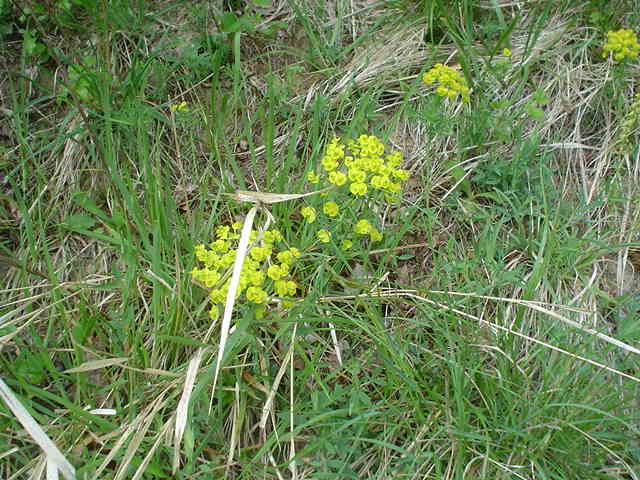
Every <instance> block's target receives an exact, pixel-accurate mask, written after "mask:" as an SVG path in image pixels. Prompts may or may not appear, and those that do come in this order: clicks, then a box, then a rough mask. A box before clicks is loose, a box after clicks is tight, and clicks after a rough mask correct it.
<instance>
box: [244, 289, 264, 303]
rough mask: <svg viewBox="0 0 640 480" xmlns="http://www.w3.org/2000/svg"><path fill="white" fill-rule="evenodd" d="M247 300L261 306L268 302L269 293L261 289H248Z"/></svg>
mask: <svg viewBox="0 0 640 480" xmlns="http://www.w3.org/2000/svg"><path fill="white" fill-rule="evenodd" d="M247 300H249V301H250V302H253V303H257V304H261V303H264V302H265V301H266V300H267V292H265V291H264V290H263V289H261V288H260V287H249V288H247Z"/></svg>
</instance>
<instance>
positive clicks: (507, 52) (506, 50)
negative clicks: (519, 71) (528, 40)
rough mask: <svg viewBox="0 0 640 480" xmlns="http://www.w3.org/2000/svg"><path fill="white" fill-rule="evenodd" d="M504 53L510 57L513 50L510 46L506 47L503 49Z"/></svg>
mask: <svg viewBox="0 0 640 480" xmlns="http://www.w3.org/2000/svg"><path fill="white" fill-rule="evenodd" d="M502 55H503V56H505V57H510V56H511V50H509V49H508V48H504V49H503V50H502Z"/></svg>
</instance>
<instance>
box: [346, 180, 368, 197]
mask: <svg viewBox="0 0 640 480" xmlns="http://www.w3.org/2000/svg"><path fill="white" fill-rule="evenodd" d="M349 191H350V192H351V193H353V194H354V195H365V194H366V193H367V184H366V183H352V184H351V185H349Z"/></svg>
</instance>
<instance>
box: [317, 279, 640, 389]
mask: <svg viewBox="0 0 640 480" xmlns="http://www.w3.org/2000/svg"><path fill="white" fill-rule="evenodd" d="M418 293H419V292H418V291H417V290H394V289H389V290H380V291H379V292H377V293H366V294H361V295H341V296H337V297H323V298H321V299H320V301H321V302H335V301H344V300H354V299H356V298H381V297H382V298H384V297H387V298H393V297H395V298H401V297H407V298H413V299H415V300H419V301H421V302H425V303H428V304H430V305H435V306H437V307H438V308H442V309H444V310H447V311H450V312H454V313H456V314H458V315H461V316H464V317H466V318H469V319H472V320H475V321H477V322H480V323H483V324H485V325H488V326H490V327H493V328H496V329H498V330H502V331H504V332H508V333H510V334H512V335H515V336H517V337H520V338H524V339H526V340H527V341H530V342H533V343H537V344H538V345H542V346H544V347H546V348H549V349H551V350H554V351H556V352H559V353H562V354H564V355H568V356H570V357H572V358H575V359H577V360H580V361H583V362H586V363H589V364H591V365H593V366H596V367H598V368H601V369H603V370H606V371H608V372H611V373H613V374H615V375H618V376H621V377H624V378H627V379H629V380H633V381H634V382H638V383H640V378H638V377H634V376H633V375H629V374H627V373H624V372H622V371H620V370H616V369H615V368H612V367H609V366H607V365H605V364H603V363H600V362H596V361H595V360H591V359H589V358H586V357H583V356H580V355H576V354H574V353H571V352H569V351H567V350H564V349H562V348H560V347H556V346H555V345H551V344H549V343H547V342H543V341H542V340H538V339H536V338H533V337H530V336H528V335H525V334H523V333H520V332H517V331H515V330H513V329H511V328H508V327H504V326H502V325H498V324H496V323H492V322H489V321H487V320H484V319H483V318H480V317H477V316H475V315H471V314H469V313H466V312H463V311H462V310H458V309H456V308H452V307H449V306H448V305H445V304H443V303H440V302H436V301H435V300H430V299H428V298H424V297H422V296H420V295H419V294H418ZM427 293H440V294H443V293H449V294H452V293H456V292H444V291H429V292H427ZM458 294H459V295H465V296H476V297H477V298H487V299H495V300H501V301H505V302H510V303H516V304H520V305H522V306H525V307H528V308H531V309H532V310H537V311H539V312H542V313H545V314H547V315H550V316H552V317H554V318H558V319H561V320H563V321H567V323H568V324H569V325H572V326H575V327H576V328H578V329H579V330H582V331H584V332H586V333H590V334H593V335H595V336H596V337H597V338H600V339H601V340H604V341H606V342H608V343H611V344H612V345H615V346H617V347H619V348H621V349H623V350H625V351H627V352H632V353H635V352H636V351H638V349H636V348H634V347H632V346H631V345H628V344H626V343H624V342H621V341H619V340H616V339H615V338H612V337H609V336H608V335H604V334H602V333H600V332H597V331H595V330H593V329H590V328H587V327H583V326H582V325H580V324H578V323H577V322H574V321H573V320H569V319H568V318H565V317H563V316H562V315H560V314H558V313H556V312H553V311H551V310H548V309H546V308H543V307H541V306H539V304H540V303H543V302H530V301H526V300H516V299H512V298H500V297H485V296H483V295H475V294H463V293H458ZM556 307H559V306H556ZM568 309H569V310H578V309H575V308H568ZM596 334H597V335H596Z"/></svg>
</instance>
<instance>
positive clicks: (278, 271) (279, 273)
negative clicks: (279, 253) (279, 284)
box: [267, 265, 288, 280]
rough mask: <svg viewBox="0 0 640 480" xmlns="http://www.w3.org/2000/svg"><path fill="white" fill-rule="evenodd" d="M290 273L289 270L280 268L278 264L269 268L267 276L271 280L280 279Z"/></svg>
mask: <svg viewBox="0 0 640 480" xmlns="http://www.w3.org/2000/svg"><path fill="white" fill-rule="evenodd" d="M287 273H288V271H284V270H283V269H282V268H280V267H279V266H278V265H271V266H270V267H269V268H268V269H267V276H268V277H269V278H270V279H271V280H280V279H281V278H282V277H284V276H286V275H287Z"/></svg>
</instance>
